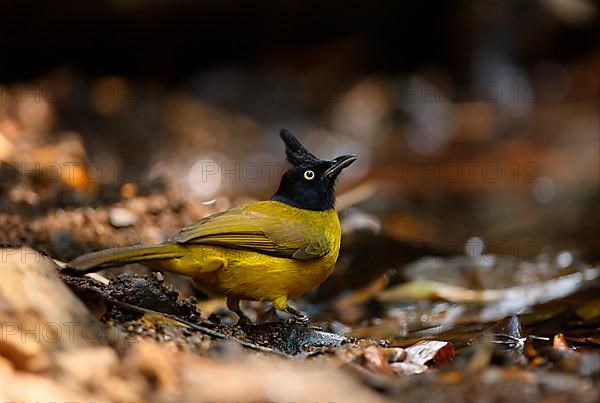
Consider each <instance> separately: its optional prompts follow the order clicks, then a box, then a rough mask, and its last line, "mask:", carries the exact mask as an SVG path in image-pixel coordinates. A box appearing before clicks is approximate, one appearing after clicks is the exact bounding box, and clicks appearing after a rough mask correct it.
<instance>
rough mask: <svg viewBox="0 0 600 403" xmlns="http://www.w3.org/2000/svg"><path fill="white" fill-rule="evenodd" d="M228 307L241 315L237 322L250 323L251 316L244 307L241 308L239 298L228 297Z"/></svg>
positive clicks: (239, 323) (240, 323)
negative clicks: (249, 316)
mask: <svg viewBox="0 0 600 403" xmlns="http://www.w3.org/2000/svg"><path fill="white" fill-rule="evenodd" d="M227 308H229V310H230V311H232V312H235V313H236V314H237V316H238V317H239V319H238V322H237V324H238V325H245V324H248V323H250V318H248V317H247V316H246V314H245V313H244V311H242V308H240V300H239V298H233V297H227Z"/></svg>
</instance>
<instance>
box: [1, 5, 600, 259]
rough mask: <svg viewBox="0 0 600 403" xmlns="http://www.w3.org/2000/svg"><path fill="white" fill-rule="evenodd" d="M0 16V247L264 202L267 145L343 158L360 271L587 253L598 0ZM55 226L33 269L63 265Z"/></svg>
mask: <svg viewBox="0 0 600 403" xmlns="http://www.w3.org/2000/svg"><path fill="white" fill-rule="evenodd" d="M0 4H1V5H0V7H1V11H2V12H1V14H2V16H3V17H2V21H3V22H2V24H0V52H1V56H0V60H1V62H0V161H1V163H2V165H1V166H2V172H1V173H2V184H1V185H0V196H1V197H0V211H2V212H3V213H4V214H3V215H2V217H3V218H2V220H4V226H5V227H6V228H8V229H7V230H6V231H5V239H4V240H3V241H4V242H20V241H25V242H26V243H33V244H35V242H34V241H31V240H32V239H33V238H35V236H34V235H32V234H33V233H35V228H33V227H31V225H32V224H31V222H32V220H33V219H35V218H36V217H40V216H43V215H45V214H48V213H49V212H52V214H55V215H56V216H57V217H60V214H62V212H69V211H71V210H72V209H81V208H85V207H86V206H92V207H102V206H111V205H113V204H114V203H119V202H120V201H122V200H125V199H128V198H134V197H135V196H138V195H152V194H168V195H169V196H168V199H169V201H171V202H173V200H185V201H186V203H187V202H189V203H190V204H192V205H194V206H196V207H194V208H195V210H192V212H191V213H189V214H188V215H184V216H183V218H182V219H181V220H182V221H188V222H189V220H192V219H195V218H198V216H202V215H204V214H206V213H207V212H211V211H214V210H222V209H226V208H229V207H230V206H232V205H236V204H239V203H242V202H245V201H248V200H252V199H262V198H267V197H269V196H270V195H271V194H272V193H273V192H274V191H275V189H276V187H277V184H278V180H279V174H280V173H281V172H282V171H283V170H284V169H285V167H286V165H285V164H286V163H285V160H284V155H283V145H282V143H281V141H280V140H279V138H278V136H277V133H278V130H279V128H281V127H286V128H289V129H290V130H292V132H294V133H295V134H296V135H297V136H298V137H299V138H301V140H302V141H303V142H305V143H306V144H307V146H308V148H310V149H311V150H313V152H314V153H315V154H317V155H319V156H321V157H323V158H331V157H333V156H336V155H339V154H341V153H344V152H353V153H356V154H358V155H359V162H357V163H356V164H355V165H353V166H352V167H351V168H350V169H348V170H347V171H345V173H344V175H342V178H341V181H340V184H339V192H338V193H339V194H340V197H339V206H340V209H341V210H342V209H343V210H344V212H343V217H344V224H345V227H344V228H345V231H346V233H347V234H348V236H347V239H348V241H355V242H356V244H355V245H356V247H355V248H353V250H352V253H353V254H354V255H355V257H356V256H358V257H356V258H357V259H359V261H360V259H367V260H366V261H368V262H370V263H372V264H373V265H374V266H381V267H380V269H381V270H387V269H390V268H397V267H399V266H400V263H404V261H410V260H412V259H414V258H415V257H419V256H422V255H426V254H431V253H433V254H436V252H438V254H441V255H445V254H463V253H466V254H467V255H480V254H486V253H493V254H498V255H512V256H517V257H518V258H519V259H529V258H532V257H536V256H539V255H540V254H542V253H546V252H547V251H550V252H551V253H554V254H559V256H562V258H563V261H568V262H570V261H571V260H572V259H574V258H577V257H581V258H584V259H586V260H588V261H589V260H592V261H597V260H598V258H599V257H600V254H599V251H600V241H599V239H600V235H599V231H600V225H599V224H600V219H599V207H598V206H599V203H598V202H599V191H600V186H599V181H600V173H599V172H600V160H599V151H600V146H599V110H600V109H599V104H598V103H599V81H598V80H599V63H600V53H599V48H598V26H599V25H598V13H599V9H598V3H597V2H594V1H587V0H538V1H518V0H509V1H495V0H465V1H421V2H395V1H390V2H367V3H365V2H355V1H332V2H327V3H325V4H323V2H316V1H302V2H300V1H290V2H263V3H259V4H255V3H249V2H243V1H235V0H232V1H226V2H222V1H202V2H197V1H185V0H175V1H169V2H167V1H160V0H151V1H138V0H108V1H106V0H105V1H97V0H88V1H85V2H76V3H72V2H66V1H54V2H42V3H39V2H31V1H18V2H17V1H3V2H1V3H0ZM32 10H35V12H32ZM157 203H158V202H157ZM157 206H158V207H156V209H158V210H161V209H163V208H166V207H165V206H167V207H169V208H171V209H174V210H175V211H177V208H178V207H177V206H173V204H172V203H171V204H164V203H163V204H160V203H158V205H157ZM198 206H199V207H198ZM129 207H131V206H129ZM131 209H133V210H135V208H129V209H125V211H123V210H122V209H121V210H116V211H115V210H111V211H109V212H108V213H107V214H109V215H110V217H109V218H110V220H111V221H110V222H111V223H112V224H113V227H119V225H121V227H127V226H129V224H130V221H131V222H133V221H132V220H134V218H135V217H132V216H131V214H130V213H131ZM84 211H85V210H84ZM144 211H145V210H144ZM134 213H135V211H134ZM65 214H66V213H65ZM136 214H137V213H136ZM134 215H135V214H134ZM63 217H64V216H63ZM55 221H56V223H57V224H56V228H54V229H52V227H47V226H46V224H47V222H44V224H43V225H42V224H39V225H40V226H43V227H45V228H50V230H51V231H53V232H52V233H50V234H49V235H48V237H49V239H51V241H52V245H54V246H51V247H49V251H50V252H52V253H53V254H54V255H58V257H63V258H66V257H69V256H70V255H74V254H77V252H80V250H77V251H73V250H71V251H65V249H64V248H63V249H60V248H59V247H57V246H56V245H57V244H60V243H61V242H64V241H65V237H66V238H68V240H69V241H71V240H72V238H76V236H74V235H73V234H69V233H67V234H66V235H65V233H64V231H62V230H61V228H62V226H64V225H66V224H64V223H63V224H61V221H60V219H59V218H57V219H56V220H55ZM105 221H106V220H105ZM74 222H75V223H79V224H78V225H80V224H81V222H80V221H74ZM142 222H143V220H142ZM7 223H8V224H7ZM169 223H171V222H169ZM169 223H167V224H165V223H163V224H162V225H160V224H156V228H155V229H154V232H152V233H151V234H150V235H146V234H140V233H139V232H138V233H134V234H133V235H131V237H130V238H129V239H128V241H160V240H161V239H164V237H166V236H168V235H169V234H170V233H173V232H174V231H175V230H176V228H174V225H173V226H172V227H170V226H169V225H168V224H169ZM183 223H185V222H183ZM9 224H10V225H9ZM176 224H180V223H179V222H176ZM23 225H25V226H26V227H27V226H28V227H27V228H29V230H28V231H23V228H24V227H23ZM15 228H20V229H18V230H17V229H15ZM36 228H38V227H36ZM146 228H148V227H147V226H146ZM38 229H39V228H38ZM11 231H12V232H11ZM61 231H62V232H61ZM102 231H103V230H102V229H97V230H96V235H98V237H99V239H102V234H103V232H102ZM169 231H170V232H169ZM352 234H355V235H356V237H353V235H352ZM365 234H367V235H365ZM105 243H106V242H105ZM38 246H39V245H38ZM99 246H101V245H98V244H93V242H92V241H90V242H88V243H87V244H85V245H84V246H83V247H82V248H83V249H86V250H89V249H94V248H98V247H99ZM394 248H396V249H394ZM397 248H400V249H397ZM46 249H48V248H46ZM392 252H393V255H390V253H392ZM563 252H564V253H563ZM560 253H563V254H562V255H560ZM565 253H566V254H565ZM569 259H571V260H569ZM399 262H400V263H399ZM568 262H567V263H568ZM342 264H343V262H342ZM359 267H361V269H359V270H362V271H364V262H363V264H362V265H360V264H359ZM374 270H375V269H374Z"/></svg>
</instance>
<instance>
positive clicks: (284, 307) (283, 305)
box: [272, 295, 310, 324]
mask: <svg viewBox="0 0 600 403" xmlns="http://www.w3.org/2000/svg"><path fill="white" fill-rule="evenodd" d="M272 303H273V307H274V308H275V309H278V310H280V311H284V312H287V313H289V314H290V315H292V316H293V319H292V321H295V322H300V323H303V324H308V322H310V319H309V318H308V316H307V315H306V314H305V313H304V312H300V311H299V310H297V309H295V308H292V307H291V306H289V305H288V303H287V295H282V296H280V297H279V298H276V299H274V300H273V301H272Z"/></svg>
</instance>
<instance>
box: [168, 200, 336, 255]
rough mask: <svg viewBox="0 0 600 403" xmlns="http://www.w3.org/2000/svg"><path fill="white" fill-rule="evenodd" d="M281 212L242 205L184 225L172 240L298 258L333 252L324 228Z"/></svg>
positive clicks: (274, 208)
mask: <svg viewBox="0 0 600 403" xmlns="http://www.w3.org/2000/svg"><path fill="white" fill-rule="evenodd" d="M278 212H279V210H278V209H277V206H276V205H274V206H273V209H272V210H271V211H269V212H265V211H255V210H251V209H247V208H245V207H243V206H242V207H238V208H235V209H231V210H228V211H225V212H223V213H217V214H214V215H212V216H209V217H206V218H204V219H202V220H200V221H198V222H196V223H195V224H193V225H191V226H189V227H186V228H184V229H182V230H181V231H180V232H179V233H178V234H176V235H175V236H174V237H173V238H172V239H171V240H172V241H175V242H177V243H181V244H186V243H190V244H205V245H219V246H226V247H229V248H235V249H244V250H252V251H256V252H260V253H264V254H267V255H272V256H278V257H285V258H290V259H297V260H307V259H316V258H319V257H322V256H324V255H326V254H327V253H328V252H329V244H328V242H327V239H326V237H325V235H324V234H323V231H322V229H320V228H315V226H314V225H311V223H310V222H306V221H305V220H302V219H296V218H294V217H291V218H288V217H286V214H278ZM282 213H283V212H282Z"/></svg>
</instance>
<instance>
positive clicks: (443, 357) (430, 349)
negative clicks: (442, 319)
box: [405, 340, 454, 365]
mask: <svg viewBox="0 0 600 403" xmlns="http://www.w3.org/2000/svg"><path fill="white" fill-rule="evenodd" d="M405 350H406V362H411V363H414V364H421V365H425V364H427V363H428V362H430V361H433V362H434V363H435V364H443V363H445V362H448V361H451V360H453V359H454V347H453V346H452V344H451V343H449V342H447V341H436V340H423V341H420V342H418V343H417V344H414V345H412V346H410V347H407V348H406V349H405Z"/></svg>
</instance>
